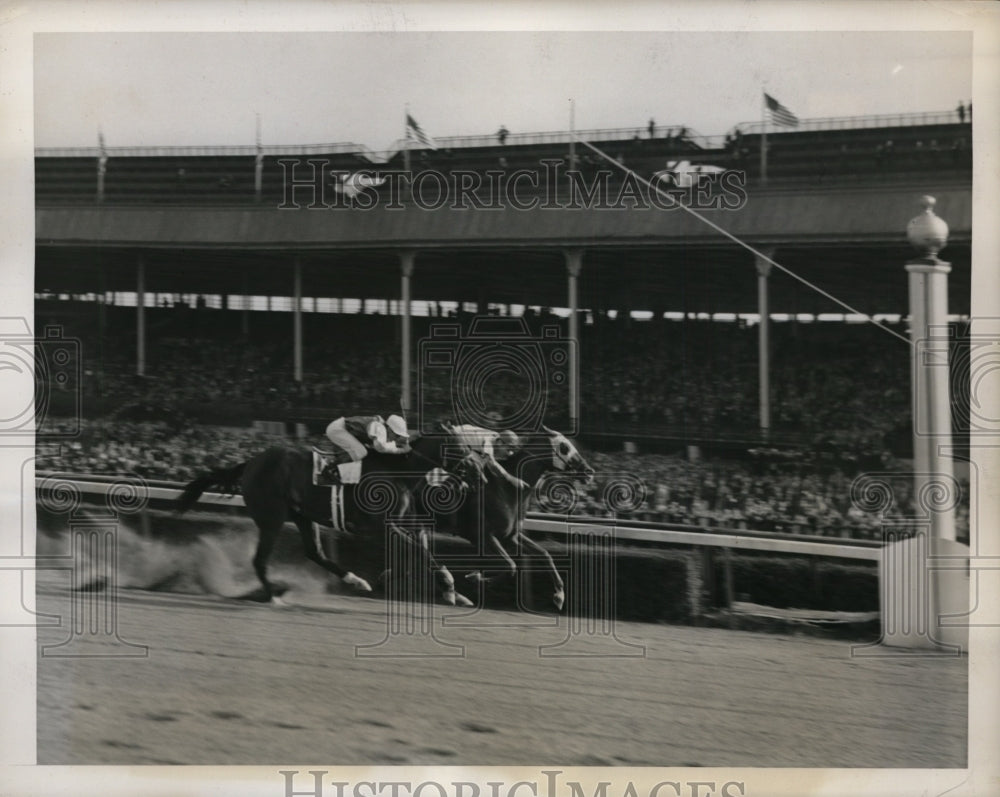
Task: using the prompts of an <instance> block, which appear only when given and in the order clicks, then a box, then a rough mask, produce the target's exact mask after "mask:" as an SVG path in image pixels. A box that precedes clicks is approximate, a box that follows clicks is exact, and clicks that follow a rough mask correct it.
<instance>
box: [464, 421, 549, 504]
mask: <svg viewBox="0 0 1000 797" xmlns="http://www.w3.org/2000/svg"><path fill="white" fill-rule="evenodd" d="M448 428H449V429H450V430H451V433H452V434H454V435H455V437H457V438H458V439H459V440H460V441H461V442H462V444H463V445H465V446H468V448H469V449H471V450H472V451H477V452H479V453H480V454H482V455H483V458H484V459H485V460H486V464H487V465H488V466H489V467H490V468H491V469H492V470H493V471H495V472H496V473H497V474H499V475H500V476H503V478H505V479H506V480H507V481H509V482H510V483H511V484H513V485H515V486H517V487H519V488H521V489H523V490H527V489H529V487H528V484H527V483H526V482H524V481H522V480H521V479H519V478H517V477H516V476H512V475H511V474H510V473H508V472H507V469H506V468H504V466H503V465H501V464H500V462H499V460H504V459H507V458H508V457H509V456H510V455H511V454H513V453H514V452H515V451H517V450H518V449H519V448H520V447H521V441H520V440H518V437H517V435H516V434H514V432H512V431H510V430H509V429H505V430H504V431H502V432H494V431H493V430H492V429H485V428H483V427H481V426H473V425H472V424H470V423H463V424H458V425H450V426H449V427H448Z"/></svg>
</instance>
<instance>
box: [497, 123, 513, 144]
mask: <svg viewBox="0 0 1000 797" xmlns="http://www.w3.org/2000/svg"><path fill="white" fill-rule="evenodd" d="M509 134H510V131H509V130H508V129H507V128H506V127H504V126H503V125H500V129H499V130H497V141H499V142H500V143H501V144H506V143H507V136H508V135H509Z"/></svg>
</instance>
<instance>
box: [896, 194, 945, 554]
mask: <svg viewBox="0 0 1000 797" xmlns="http://www.w3.org/2000/svg"><path fill="white" fill-rule="evenodd" d="M922 201H923V204H924V212H923V213H921V214H919V215H918V216H916V217H914V218H913V219H912V220H911V221H910V223H909V225H907V228H906V237H907V238H908V239H909V241H910V243H911V244H912V245H913V247H914V248H915V249H916V250H917V252H918V254H919V256H918V257H917V258H916V259H914V260H911V261H910V262H908V263H907V264H906V270H907V272H908V273H909V275H910V343H911V349H910V358H911V359H910V363H911V368H910V373H911V380H912V382H911V384H912V389H913V466H914V467H913V472H914V477H913V489H914V493H913V496H914V499H915V500H917V501H919V500H920V499H921V497H922V496H926V495H927V490H928V489H930V486H931V484H932V483H933V482H938V483H942V484H952V483H953V482H954V477H953V473H952V470H953V469H952V461H951V457H950V455H949V454H947V453H944V454H942V450H947V449H950V448H951V393H950V384H949V368H948V340H949V336H948V334H947V330H948V274H949V273H950V272H951V264H950V263H945V262H944V261H943V260H940V259H938V256H937V255H938V252H940V251H941V250H942V249H943V248H944V247H945V245H946V244H947V242H948V225H947V224H946V223H945V221H944V219H942V218H940V217H939V216H938V215H936V214H935V213H934V205H935V199H934V197H932V196H925V197H923V200H922ZM930 520H931V527H930V536H931V537H932V538H934V539H940V540H954V539H955V513H954V509H953V508H952V507H951V504H950V502H948V503H946V504H945V505H944V506H941V507H939V508H935V510H934V511H931V512H930Z"/></svg>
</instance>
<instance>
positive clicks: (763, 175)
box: [760, 90, 767, 185]
mask: <svg viewBox="0 0 1000 797" xmlns="http://www.w3.org/2000/svg"><path fill="white" fill-rule="evenodd" d="M760 103H761V119H760V121H761V134H760V182H761V185H767V93H766V92H765V91H763V90H762V91H761V93H760Z"/></svg>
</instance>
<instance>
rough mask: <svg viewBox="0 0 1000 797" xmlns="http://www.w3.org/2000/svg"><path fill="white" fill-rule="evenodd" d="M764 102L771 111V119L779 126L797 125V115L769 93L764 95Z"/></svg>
mask: <svg viewBox="0 0 1000 797" xmlns="http://www.w3.org/2000/svg"><path fill="white" fill-rule="evenodd" d="M764 103H765V104H766V105H767V110H768V111H770V112H771V121H772V122H774V123H775V124H776V125H778V126H779V127H798V126H799V119H798V117H797V116H796V115H795V114H793V113H792V112H791V111H790V110H788V109H787V108H786V107H785V106H784V105H782V104H781V103H780V102H778V101H777V100H776V99H774V97H772V96H771V95H770V94H765V95H764Z"/></svg>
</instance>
